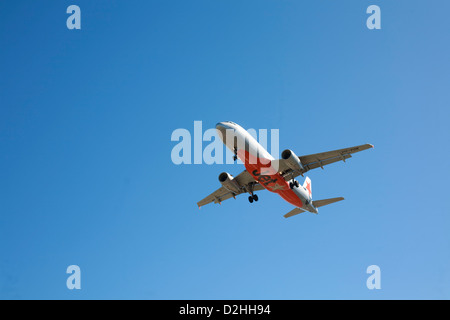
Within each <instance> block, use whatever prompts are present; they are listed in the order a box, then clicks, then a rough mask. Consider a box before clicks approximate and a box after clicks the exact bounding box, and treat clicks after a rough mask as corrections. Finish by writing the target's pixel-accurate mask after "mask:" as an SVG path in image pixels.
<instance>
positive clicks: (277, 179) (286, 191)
mask: <svg viewBox="0 0 450 320" xmlns="http://www.w3.org/2000/svg"><path fill="white" fill-rule="evenodd" d="M240 158H241V157H240ZM241 159H242V158H241ZM245 160H248V159H245ZM258 160H259V161H258ZM258 160H257V161H253V162H257V163H252V162H250V161H245V162H244V165H245V168H246V169H247V171H248V172H249V173H250V174H251V175H252V177H253V178H254V179H255V180H256V181H258V182H259V183H260V184H261V185H262V186H263V187H264V188H266V189H267V190H269V191H270V192H274V193H278V194H279V195H280V197H282V198H283V199H284V200H286V201H287V202H289V203H290V204H292V205H294V206H296V207H298V208H301V207H303V203H302V201H301V200H300V198H299V197H298V196H297V194H295V192H294V191H293V190H292V189H291V188H290V187H289V183H288V182H287V181H286V180H285V179H284V178H283V177H282V176H281V175H280V174H279V173H278V172H277V171H274V170H273V169H272V168H271V166H270V162H269V163H268V164H267V159H263V160H261V159H258ZM264 160H266V161H264Z"/></svg>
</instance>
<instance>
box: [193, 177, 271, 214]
mask: <svg viewBox="0 0 450 320" xmlns="http://www.w3.org/2000/svg"><path fill="white" fill-rule="evenodd" d="M234 180H236V182H237V183H238V185H239V187H240V189H239V192H238V193H236V192H232V191H230V190H228V189H226V188H225V187H220V188H219V189H217V190H216V191H214V192H213V193H211V194H210V195H209V196H207V197H206V198H204V199H202V200H200V201H199V202H197V205H198V207H199V208H200V207H202V206H204V205H205V204H209V203H213V202H214V203H221V202H222V201H225V200H227V199H230V198H232V197H233V198H236V196H237V195H239V194H241V193H247V192H249V191H251V190H252V191H259V190H264V187H263V186H262V185H260V184H259V183H258V182H257V181H256V180H255V179H253V177H252V176H251V174H250V173H248V172H247V170H244V171H242V172H241V173H240V174H239V175H238V176H236V177H234Z"/></svg>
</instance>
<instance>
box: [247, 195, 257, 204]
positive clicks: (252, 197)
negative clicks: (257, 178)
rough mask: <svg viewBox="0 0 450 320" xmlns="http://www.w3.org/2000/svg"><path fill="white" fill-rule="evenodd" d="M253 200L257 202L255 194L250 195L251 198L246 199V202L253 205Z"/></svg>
mask: <svg viewBox="0 0 450 320" xmlns="http://www.w3.org/2000/svg"><path fill="white" fill-rule="evenodd" d="M253 200H254V201H258V196H257V195H256V194H252V195H251V196H249V197H248V201H249V202H250V203H253Z"/></svg>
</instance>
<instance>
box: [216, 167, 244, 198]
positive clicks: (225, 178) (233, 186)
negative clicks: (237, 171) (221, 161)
mask: <svg viewBox="0 0 450 320" xmlns="http://www.w3.org/2000/svg"><path fill="white" fill-rule="evenodd" d="M219 181H220V183H221V184H222V186H223V187H224V188H225V189H227V190H228V191H231V192H234V193H239V191H240V187H239V184H238V183H237V181H236V180H235V179H234V178H233V176H232V175H231V174H229V173H228V172H222V173H221V174H219Z"/></svg>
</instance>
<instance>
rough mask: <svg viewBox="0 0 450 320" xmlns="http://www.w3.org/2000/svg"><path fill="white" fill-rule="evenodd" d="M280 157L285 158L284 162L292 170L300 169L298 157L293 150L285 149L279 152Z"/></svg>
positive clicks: (301, 168)
mask: <svg viewBox="0 0 450 320" xmlns="http://www.w3.org/2000/svg"><path fill="white" fill-rule="evenodd" d="M281 158H282V159H284V160H286V164H287V166H288V167H289V168H291V169H292V170H294V171H302V170H303V166H302V162H301V161H300V159H299V158H298V157H297V155H296V154H295V153H294V151H292V150H289V149H286V150H284V151H283V152H282V153H281Z"/></svg>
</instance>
